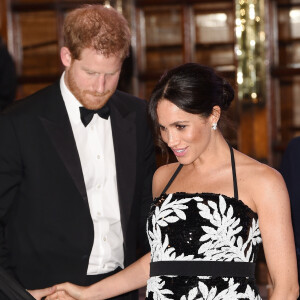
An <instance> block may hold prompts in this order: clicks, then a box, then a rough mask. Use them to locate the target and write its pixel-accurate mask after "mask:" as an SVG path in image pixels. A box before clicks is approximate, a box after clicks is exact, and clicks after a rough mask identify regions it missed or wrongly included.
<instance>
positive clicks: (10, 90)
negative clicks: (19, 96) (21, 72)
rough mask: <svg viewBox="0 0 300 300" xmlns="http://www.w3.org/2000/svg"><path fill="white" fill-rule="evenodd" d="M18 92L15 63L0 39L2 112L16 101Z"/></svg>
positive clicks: (0, 100) (0, 97)
mask: <svg viewBox="0 0 300 300" xmlns="http://www.w3.org/2000/svg"><path fill="white" fill-rule="evenodd" d="M16 90H17V74H16V68H15V63H14V61H13V58H12V57H11V55H10V53H9V52H8V50H7V47H6V45H5V44H4V42H3V41H2V38H1V37H0V111H1V110H3V109H4V108H5V107H6V106H7V105H9V104H10V103H11V102H12V101H13V100H14V99H15V96H16Z"/></svg>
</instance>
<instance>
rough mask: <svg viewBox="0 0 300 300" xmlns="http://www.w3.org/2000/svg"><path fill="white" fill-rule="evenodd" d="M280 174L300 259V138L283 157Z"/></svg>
mask: <svg viewBox="0 0 300 300" xmlns="http://www.w3.org/2000/svg"><path fill="white" fill-rule="evenodd" d="M280 172H281V174H282V176H283V178H284V180H285V183H286V186H287V189H288V192H289V197H290V201H291V213H292V221H293V229H294V235H295V242H296V251H297V256H298V259H299V257H300V221H299V220H300V184H299V182H300V138H295V139H293V140H292V141H291V142H290V143H289V144H288V147H287V149H286V151H285V153H284V155H283V158H282V161H281V165H280Z"/></svg>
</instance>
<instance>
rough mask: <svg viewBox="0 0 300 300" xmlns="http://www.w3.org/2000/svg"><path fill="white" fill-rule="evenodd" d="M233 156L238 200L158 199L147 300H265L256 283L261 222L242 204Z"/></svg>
mask: <svg viewBox="0 0 300 300" xmlns="http://www.w3.org/2000/svg"><path fill="white" fill-rule="evenodd" d="M230 150H231V161H232V170H233V181H234V194H235V196H234V197H233V198H230V197H227V196H225V195H221V194H212V193H199V194H197V193H196V194H188V193H180V192H179V193H174V194H165V193H164V192H163V194H162V195H161V196H160V197H158V198H156V199H154V202H153V205H152V207H151V210H150V215H149V218H148V222H147V233H148V238H149V242H150V246H151V266H150V270H151V271H150V279H149V280H148V284H147V292H146V299H149V300H150V299H154V300H158V299H178V300H221V299H228V300H229V299H230V300H234V299H251V300H252V299H253V300H259V299H261V297H260V295H259V291H258V289H257V287H256V284H255V278H254V269H255V261H256V257H257V252H258V249H259V246H260V244H261V235H260V230H259V224H258V216H257V214H256V213H255V212H253V211H252V210H251V209H250V208H249V207H248V206H246V205H245V204H244V203H243V202H242V201H240V200H238V190H237V182H236V175H235V164H234V156H233V151H232V148H231V147H230ZM181 167H182V166H179V168H178V169H177V171H176V172H175V174H174V176H173V177H172V178H171V180H170V182H169V184H168V185H167V187H166V188H165V190H164V191H166V190H167V189H168V187H169V186H170V184H171V183H172V181H173V180H174V178H175V177H176V175H177V174H178V172H179V171H180V169H181Z"/></svg>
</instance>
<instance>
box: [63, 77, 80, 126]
mask: <svg viewBox="0 0 300 300" xmlns="http://www.w3.org/2000/svg"><path fill="white" fill-rule="evenodd" d="M60 90H61V94H62V97H63V100H64V102H65V105H66V108H67V112H68V115H69V118H70V121H71V122H72V123H75V124H77V123H81V119H80V111H79V107H80V106H82V104H81V103H80V102H79V101H78V100H77V99H76V97H75V96H74V95H73V94H72V92H71V91H70V90H69V88H68V87H67V85H66V83H65V72H63V74H62V75H61V78H60Z"/></svg>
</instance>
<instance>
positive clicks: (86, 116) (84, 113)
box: [79, 104, 110, 127]
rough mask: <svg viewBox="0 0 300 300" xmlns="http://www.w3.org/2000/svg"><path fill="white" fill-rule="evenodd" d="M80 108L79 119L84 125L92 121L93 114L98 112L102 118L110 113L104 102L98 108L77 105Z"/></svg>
mask: <svg viewBox="0 0 300 300" xmlns="http://www.w3.org/2000/svg"><path fill="white" fill-rule="evenodd" d="M79 109H80V119H81V121H82V123H83V125H84V126H85V127H86V126H88V124H89V123H90V122H91V121H92V119H93V117H94V114H98V115H99V116H100V117H101V118H103V119H106V120H107V119H108V117H109V114H110V109H109V106H108V105H107V104H106V105H104V106H103V107H101V108H100V109H96V110H93V109H87V108H85V107H83V106H81V107H79Z"/></svg>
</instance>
